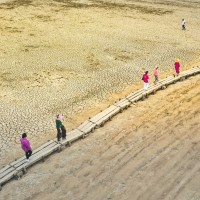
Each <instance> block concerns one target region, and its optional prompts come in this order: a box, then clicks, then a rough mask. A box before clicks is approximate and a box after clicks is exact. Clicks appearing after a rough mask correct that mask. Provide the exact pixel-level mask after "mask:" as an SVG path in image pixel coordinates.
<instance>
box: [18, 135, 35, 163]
mask: <svg viewBox="0 0 200 200" xmlns="http://www.w3.org/2000/svg"><path fill="white" fill-rule="evenodd" d="M20 142H21V147H22V149H23V150H24V152H25V154H26V161H27V162H29V161H30V160H29V158H30V156H31V155H32V149H31V145H30V142H29V141H28V139H27V135H26V133H23V134H22V137H21V139H20Z"/></svg>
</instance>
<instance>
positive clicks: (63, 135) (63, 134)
mask: <svg viewBox="0 0 200 200" xmlns="http://www.w3.org/2000/svg"><path fill="white" fill-rule="evenodd" d="M61 130H62V139H66V136H67V134H66V132H67V131H66V129H65V127H64V126H62V127H61Z"/></svg>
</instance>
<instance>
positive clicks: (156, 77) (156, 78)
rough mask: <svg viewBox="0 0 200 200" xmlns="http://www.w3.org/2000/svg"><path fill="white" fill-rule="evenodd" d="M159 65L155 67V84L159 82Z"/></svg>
mask: <svg viewBox="0 0 200 200" xmlns="http://www.w3.org/2000/svg"><path fill="white" fill-rule="evenodd" d="M158 75H159V74H158V67H156V68H155V69H154V77H155V80H154V84H155V85H156V84H157V83H158Z"/></svg>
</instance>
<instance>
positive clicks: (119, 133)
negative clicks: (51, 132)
mask: <svg viewBox="0 0 200 200" xmlns="http://www.w3.org/2000/svg"><path fill="white" fill-rule="evenodd" d="M199 88H200V76H199V75H198V76H196V77H191V78H189V79H188V80H186V81H184V82H179V83H177V84H175V85H171V86H169V87H168V88H167V89H166V90H163V91H159V92H158V93H157V94H156V95H153V96H150V97H149V98H148V100H145V101H142V102H138V103H136V104H135V105H132V106H131V108H129V109H128V110H126V111H124V112H123V113H122V114H119V115H117V116H116V117H114V118H113V120H112V121H111V122H109V123H107V124H106V125H105V126H104V127H103V128H100V129H97V130H96V131H95V132H94V133H93V134H91V135H89V137H87V138H86V139H84V140H80V141H79V142H77V143H74V144H73V145H72V146H71V147H70V148H67V149H65V150H64V151H62V152H61V153H59V154H55V155H53V156H51V157H49V158H48V159H47V160H46V161H45V163H41V164H37V165H35V166H34V167H32V168H31V169H30V170H29V171H28V173H27V175H25V176H24V177H23V178H22V179H21V180H18V181H11V182H10V183H9V184H7V185H5V187H4V188H3V190H2V191H1V193H0V195H1V197H3V199H9V200H10V199H38V200H39V199H44V200H49V199H70V200H83V199H87V200H88V199H95V200H102V199H115V200H117V199H120V200H158V199H159V200H160V199H163V200H175V199H176V200H199V199H200V191H199V186H200V165H199V161H200V154H199V152H200V135H199V133H200V132H199V128H200V124H199V121H200V104H199V102H200V92H199ZM11 191H12V192H11Z"/></svg>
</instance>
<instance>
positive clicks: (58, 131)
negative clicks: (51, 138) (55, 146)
mask: <svg viewBox="0 0 200 200" xmlns="http://www.w3.org/2000/svg"><path fill="white" fill-rule="evenodd" d="M60 138H61V131H60V129H59V128H57V139H58V141H60Z"/></svg>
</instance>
